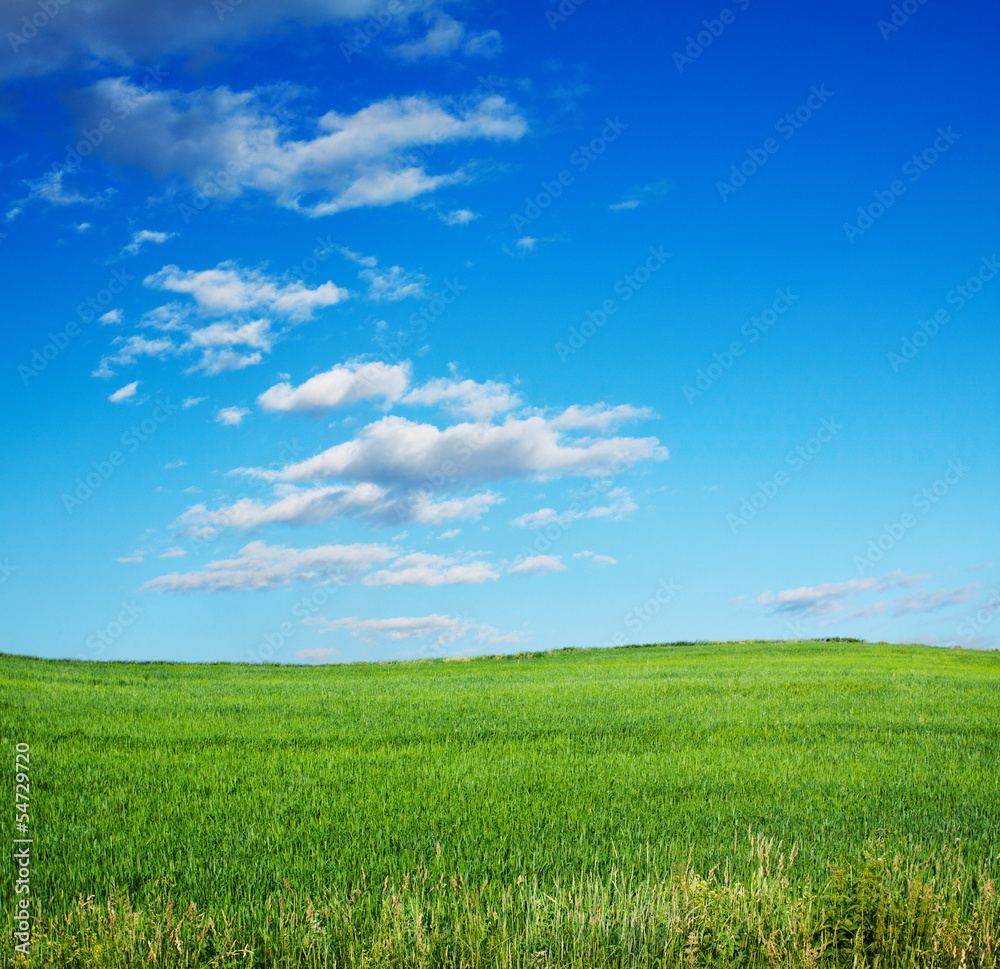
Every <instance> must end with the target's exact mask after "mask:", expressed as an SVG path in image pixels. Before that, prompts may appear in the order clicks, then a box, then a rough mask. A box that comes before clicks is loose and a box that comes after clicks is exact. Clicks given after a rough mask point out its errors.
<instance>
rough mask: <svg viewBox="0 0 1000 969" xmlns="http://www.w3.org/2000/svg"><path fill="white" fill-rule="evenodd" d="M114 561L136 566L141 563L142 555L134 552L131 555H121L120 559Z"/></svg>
mask: <svg viewBox="0 0 1000 969" xmlns="http://www.w3.org/2000/svg"><path fill="white" fill-rule="evenodd" d="M115 561H116V562H122V563H131V564H134V565H138V564H139V563H140V562H141V561H142V554H141V553H139V552H135V553H133V554H132V555H123V556H122V557H121V558H120V559H115Z"/></svg>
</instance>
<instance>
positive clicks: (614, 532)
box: [0, 0, 1000, 663]
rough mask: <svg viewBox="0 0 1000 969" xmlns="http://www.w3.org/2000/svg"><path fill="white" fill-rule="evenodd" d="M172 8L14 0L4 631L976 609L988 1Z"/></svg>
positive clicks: (462, 647)
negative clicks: (139, 13)
mask: <svg viewBox="0 0 1000 969" xmlns="http://www.w3.org/2000/svg"><path fill="white" fill-rule="evenodd" d="M146 6H147V7H148V8H149V9H148V10H146V11H145V12H144V15H143V19H141V20H140V19H138V18H137V15H136V14H135V13H134V12H132V9H131V8H132V5H131V4H129V3H127V2H126V0H101V2H98V3H94V4H90V5H87V6H86V7H84V5H83V4H79V3H77V2H76V0H68V2H66V3H60V2H59V0H51V2H49V3H45V2H41V3H40V2H37V0H33V2H28V0H24V2H22V0H16V2H13V3H9V4H7V5H5V8H4V11H3V12H2V13H0V28H2V31H0V32H2V34H3V36H4V38H6V39H5V40H4V41H3V43H2V44H0V48H2V53H0V76H2V78H3V81H4V85H3V93H2V95H0V125H2V130H3V149H2V154H0V184H2V191H3V199H2V204H3V210H2V212H3V214H2V216H0V218H2V220H3V221H2V225H0V256H2V261H0V266H2V272H3V276H4V289H5V293H6V295H7V299H6V302H5V307H4V319H5V323H4V326H3V329H2V340H3V360H4V366H3V368H2V369H0V379H2V382H3V399H4V401H5V415H6V419H5V420H4V421H3V422H2V425H0V435H2V438H3V446H4V451H5V453H6V454H7V455H8V458H7V473H6V474H5V475H4V476H3V479H2V484H0V488H2V493H0V498H2V505H0V507H2V509H3V511H2V531H0V563H2V570H0V608H2V610H3V616H4V623H3V628H4V631H5V635H4V640H3V646H2V648H3V649H4V650H5V651H9V652H18V653H26V654H32V655H39V656H47V657H82V658H88V659H99V660H110V659H131V660H147V659H176V660H215V659H219V660H237V661H262V660H271V661H279V662H306V663H316V662H344V661H353V660H358V659H364V660H384V659H394V658H408V657H421V656H423V657H428V656H442V655H455V656H459V655H468V654H476V653H482V652H487V653H497V652H506V651H511V650H521V649H545V648H552V647H562V646H594V645H602V644H613V643H619V644H621V643H627V642H653V641H663V640H678V639H723V638H750V637H768V638H787V637H803V636H810V637H811V636H817V637H826V636H862V637H865V638H869V639H888V640H893V641H895V640H898V641H914V640H918V641H923V642H931V643H938V644H942V645H943V644H960V645H964V646H970V647H978V648H983V647H986V648H995V647H996V646H997V644H998V641H1000V638H998V630H1000V619H997V618H996V617H997V615H998V614H1000V570H998V568H997V566H995V565H994V564H993V562H994V559H997V555H998V550H997V540H998V537H1000V535H998V516H997V514H996V495H997V483H998V461H997V448H996V426H997V417H998V404H1000V396H998V394H997V393H996V373H995V367H994V366H993V361H995V360H996V358H997V352H998V350H1000V346H998V344H1000V337H998V330H997V326H996V319H997V308H998V306H1000V263H998V261H997V259H998V256H1000V247H998V244H997V237H996V224H997V210H998V201H1000V188H998V184H997V180H996V177H995V169H996V158H997V154H998V148H1000V128H998V126H997V124H996V121H997V117H996V116H997V109H996V105H995V103H994V100H995V99H992V98H991V97H990V96H989V93H988V92H990V91H992V90H994V89H995V86H996V81H997V73H998V71H997V66H996V59H995V50H994V45H993V38H995V37H996V36H997V31H998V27H1000V24H998V23H997V20H998V17H1000V15H998V13H997V11H996V9H995V7H992V6H991V5H987V4H984V3H971V2H966V3H958V4H953V5H946V4H944V3H942V2H941V0H926V2H924V3H918V2H917V0H908V2H907V3H906V4H901V5H893V4H890V3H882V2H875V0H872V2H849V3H845V4H840V5H836V6H830V5H827V6H823V7H820V8H812V7H803V6H801V5H796V4H790V3H778V4H763V3H759V2H758V0H749V2H748V0H736V2H734V3H731V4H730V5H728V6H723V5H722V4H721V2H719V3H715V4H706V3H686V4H677V5H670V6H669V8H667V7H666V6H660V5H654V4H649V3H646V4H643V3H635V2H619V3H610V2H606V0H585V2H580V3H574V2H573V0H563V2H562V3H554V2H551V3H537V4H524V5H500V4H487V3H474V2H468V3H463V2H455V3H447V2H441V0H290V2H289V0H286V2H284V3H277V2H276V0H247V2H245V3H230V2H228V0H219V2H217V3H214V4H213V3H211V2H209V0H175V2H172V3H166V2H163V0H155V2H152V3H150V4H147V5H146ZM998 561H1000V560H998Z"/></svg>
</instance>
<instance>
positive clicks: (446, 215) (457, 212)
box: [438, 209, 479, 225]
mask: <svg viewBox="0 0 1000 969" xmlns="http://www.w3.org/2000/svg"><path fill="white" fill-rule="evenodd" d="M438 218H440V219H441V221H442V222H443V223H444V224H445V225H468V223H470V222H472V221H473V220H474V219H478V218H479V213H478V212H473V211H472V210H471V209H452V210H451V211H450V212H442V213H441V214H440V215H439V216H438Z"/></svg>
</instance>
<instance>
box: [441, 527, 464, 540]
mask: <svg viewBox="0 0 1000 969" xmlns="http://www.w3.org/2000/svg"><path fill="white" fill-rule="evenodd" d="M461 534H462V529H461V528H449V529H448V531H446V532H442V533H441V534H440V535H438V541H444V540H446V539H449V538H458V536H459V535H461Z"/></svg>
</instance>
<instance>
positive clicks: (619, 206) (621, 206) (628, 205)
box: [608, 199, 642, 212]
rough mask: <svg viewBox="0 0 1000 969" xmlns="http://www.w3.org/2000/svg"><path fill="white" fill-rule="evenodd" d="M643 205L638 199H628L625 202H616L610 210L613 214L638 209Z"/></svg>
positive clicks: (610, 206)
mask: <svg viewBox="0 0 1000 969" xmlns="http://www.w3.org/2000/svg"><path fill="white" fill-rule="evenodd" d="M640 205H642V203H641V202H640V201H639V200H638V199H626V200H625V201H624V202H614V203H613V204H611V205H609V206H608V208H609V209H611V211H612V212H625V211H627V210H628V209H637V208H639V206H640Z"/></svg>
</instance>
